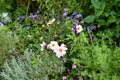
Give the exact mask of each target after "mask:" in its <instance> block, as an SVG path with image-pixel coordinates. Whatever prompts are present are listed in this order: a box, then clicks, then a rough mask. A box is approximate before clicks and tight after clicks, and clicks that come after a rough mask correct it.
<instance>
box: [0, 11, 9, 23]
mask: <svg viewBox="0 0 120 80" xmlns="http://www.w3.org/2000/svg"><path fill="white" fill-rule="evenodd" d="M1 21H2V22H3V23H8V22H11V18H10V17H9V15H8V13H2V14H1Z"/></svg>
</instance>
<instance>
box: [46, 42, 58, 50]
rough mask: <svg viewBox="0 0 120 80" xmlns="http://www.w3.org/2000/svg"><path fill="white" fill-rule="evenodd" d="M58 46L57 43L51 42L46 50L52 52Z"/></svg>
mask: <svg viewBox="0 0 120 80" xmlns="http://www.w3.org/2000/svg"><path fill="white" fill-rule="evenodd" d="M57 46H58V42H56V41H51V42H50V44H48V48H50V49H52V50H54V49H55V48H56V47H57Z"/></svg>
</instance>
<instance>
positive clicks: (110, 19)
mask: <svg viewBox="0 0 120 80" xmlns="http://www.w3.org/2000/svg"><path fill="white" fill-rule="evenodd" d="M115 21H116V17H115V16H114V15H111V16H109V18H108V23H113V22H115Z"/></svg>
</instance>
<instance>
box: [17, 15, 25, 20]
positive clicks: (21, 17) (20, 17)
mask: <svg viewBox="0 0 120 80" xmlns="http://www.w3.org/2000/svg"><path fill="white" fill-rule="evenodd" d="M24 18H25V16H19V17H18V18H17V20H20V19H24Z"/></svg>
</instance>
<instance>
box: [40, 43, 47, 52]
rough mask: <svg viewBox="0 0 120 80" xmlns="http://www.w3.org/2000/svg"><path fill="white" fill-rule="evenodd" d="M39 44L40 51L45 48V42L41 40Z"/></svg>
mask: <svg viewBox="0 0 120 80" xmlns="http://www.w3.org/2000/svg"><path fill="white" fill-rule="evenodd" d="M40 46H41V51H43V50H44V49H45V46H46V43H45V42H42V44H40Z"/></svg>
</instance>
